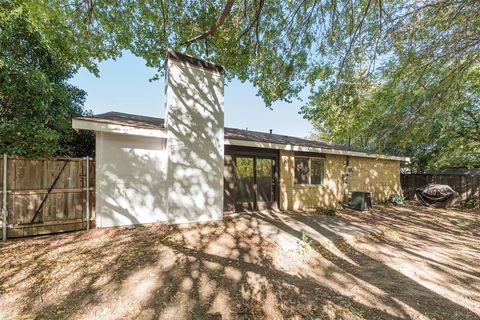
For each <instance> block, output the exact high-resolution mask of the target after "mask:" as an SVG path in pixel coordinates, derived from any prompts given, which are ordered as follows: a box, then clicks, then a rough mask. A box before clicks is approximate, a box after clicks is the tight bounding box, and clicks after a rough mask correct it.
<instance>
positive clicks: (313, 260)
mask: <svg viewBox="0 0 480 320" xmlns="http://www.w3.org/2000/svg"><path fill="white" fill-rule="evenodd" d="M290 217H291V218H292V219H295V220H296V221H297V222H298V223H295V224H292V223H288V224H287V223H284V222H283V220H282V219H280V218H278V217H277V216H276V215H275V214H273V215H272V216H269V217H268V218H266V216H264V215H262V214H252V215H247V216H243V217H232V218H230V219H228V220H226V221H223V222H218V223H208V224H195V225H189V226H166V225H152V226H146V227H137V228H135V229H132V230H130V229H126V228H117V229H100V230H92V231H90V232H74V233H68V234H62V235H56V236H46V237H39V238H31V239H23V240H10V241H8V242H7V243H3V244H0V250H1V251H0V319H133V318H138V319H283V318H288V319H290V318H293V319H404V318H411V319H422V320H427V319H432V320H433V319H480V241H479V240H480V212H478V211H476V212H474V211H470V212H460V211H456V210H448V211H447V210H442V209H425V208H418V207H376V208H375V209H374V210H372V212H370V213H363V212H355V211H350V210H344V211H340V212H337V216H336V217H327V218H328V219H329V220H328V221H330V222H332V221H333V222H334V223H336V224H339V225H355V226H357V227H358V228H364V230H373V229H372V228H374V229H375V230H376V231H375V232H368V235H361V236H355V237H351V238H348V239H347V240H342V239H338V238H335V239H334V238H332V237H326V238H325V239H327V240H326V241H320V240H314V239H317V238H318V239H320V238H319V237H320V236H321V234H322V233H323V234H327V235H328V233H329V232H330V233H331V232H332V231H331V229H329V227H328V226H325V225H324V224H323V222H322V221H324V220H323V219H324V218H325V217H322V216H319V215H318V214H317V215H309V214H303V215H293V214H292V215H290ZM268 225H272V228H270V229H268V228H265V226H268ZM265 230H269V231H268V232H270V233H269V234H268V236H266V233H265ZM314 232H317V233H318V235H315V234H314ZM309 234H311V235H313V236H311V237H310V236H309ZM274 236H277V238H279V237H280V238H281V239H283V238H285V237H286V238H288V237H293V238H295V239H296V246H295V247H291V246H290V247H288V248H287V247H281V246H279V244H278V242H276V241H272V240H271V239H275V238H272V237H274ZM316 236H318V237H317V238H316ZM329 239H330V240H329ZM332 239H333V240H332Z"/></svg>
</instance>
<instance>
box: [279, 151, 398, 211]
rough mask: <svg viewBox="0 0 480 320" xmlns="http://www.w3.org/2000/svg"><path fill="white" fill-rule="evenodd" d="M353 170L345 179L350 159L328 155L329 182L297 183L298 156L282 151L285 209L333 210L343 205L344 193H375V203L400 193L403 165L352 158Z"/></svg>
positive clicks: (282, 192) (281, 203)
mask: <svg viewBox="0 0 480 320" xmlns="http://www.w3.org/2000/svg"><path fill="white" fill-rule="evenodd" d="M349 158H350V160H349V161H350V165H349V167H350V168H351V169H350V170H349V171H350V175H349V176H348V178H344V177H345V175H344V173H345V170H346V167H345V164H346V160H347V157H346V156H341V155H329V154H327V155H325V179H324V183H323V185H321V186H299V185H295V184H294V175H295V173H294V164H295V160H294V159H295V157H294V152H293V151H283V150H282V151H280V201H279V206H280V209H281V210H301V209H309V208H333V207H337V206H338V205H339V203H341V202H343V198H344V194H346V193H348V192H350V191H352V190H354V191H370V192H373V198H374V201H382V200H384V199H387V198H388V196H389V195H390V194H391V193H400V192H401V189H400V162H399V161H395V160H383V159H373V158H362V157H349Z"/></svg>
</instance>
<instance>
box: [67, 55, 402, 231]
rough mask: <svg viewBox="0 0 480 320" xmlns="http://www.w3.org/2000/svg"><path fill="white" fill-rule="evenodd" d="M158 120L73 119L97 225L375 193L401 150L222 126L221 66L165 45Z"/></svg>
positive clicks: (395, 179)
mask: <svg viewBox="0 0 480 320" xmlns="http://www.w3.org/2000/svg"><path fill="white" fill-rule="evenodd" d="M165 68H166V70H165V77H166V80H165V87H166V89H165V93H166V104H165V115H166V117H165V119H160V118H153V117H145V116H138V115H132V114H124V113H118V112H108V113H105V114H100V115H94V116H88V117H80V118H76V119H74V120H73V127H74V128H75V129H79V130H93V131H95V133H96V226H97V227H108V226H118V225H129V224H141V223H153V222H169V223H185V222H198V221H211V220H220V219H222V218H223V213H224V212H225V211H237V210H242V209H251V210H257V209H264V208H276V209H279V210H300V209H307V208H317V207H324V208H331V207H337V206H338V205H339V204H340V203H342V202H343V201H345V197H346V195H347V194H348V193H349V192H350V191H354V190H355V191H370V192H373V198H374V200H376V201H381V200H383V199H386V198H388V196H389V195H390V194H392V193H401V190H400V162H401V161H408V158H404V157H397V156H390V155H378V154H370V153H368V152H366V151H364V150H359V149H355V148H349V147H346V146H342V145H334V144H329V143H326V142H322V141H313V140H307V139H302V138H296V137H290V136H284V135H279V134H273V133H271V132H269V133H265V132H255V131H249V130H241V129H233V128H225V127H224V111H223V89H224V69H223V67H221V66H219V65H216V64H214V63H211V62H206V61H204V60H201V59H197V58H194V57H191V56H187V55H184V54H180V53H177V52H173V51H170V52H169V53H168V54H167V59H166V63H165Z"/></svg>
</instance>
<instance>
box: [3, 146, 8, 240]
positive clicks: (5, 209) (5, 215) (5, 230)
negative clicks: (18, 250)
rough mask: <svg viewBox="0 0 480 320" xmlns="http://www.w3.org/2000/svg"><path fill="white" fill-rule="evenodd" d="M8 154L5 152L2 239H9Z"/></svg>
mask: <svg viewBox="0 0 480 320" xmlns="http://www.w3.org/2000/svg"><path fill="white" fill-rule="evenodd" d="M7 161H8V157H7V154H6V153H4V154H3V193H2V197H3V203H2V240H3V241H6V240H7Z"/></svg>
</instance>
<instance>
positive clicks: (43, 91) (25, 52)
mask: <svg viewBox="0 0 480 320" xmlns="http://www.w3.org/2000/svg"><path fill="white" fill-rule="evenodd" d="M61 49H62V48H58V47H56V46H55V43H52V42H50V41H49V38H48V37H47V36H46V35H45V34H43V33H42V32H41V31H40V30H39V29H38V28H36V27H35V25H34V24H33V23H32V21H31V20H30V18H29V17H28V15H27V14H26V12H25V8H24V7H23V6H22V5H21V4H20V2H16V1H1V2H0V153H8V154H10V155H21V156H26V157H38V156H52V155H72V156H74V155H86V154H91V153H92V150H93V148H92V147H93V137H92V134H91V133H90V134H88V133H81V134H77V133H75V132H74V131H73V130H72V128H71V119H72V117H75V116H80V115H83V114H84V113H85V112H84V110H83V102H84V100H85V95H86V93H85V92H84V91H82V90H80V89H78V88H76V87H74V86H72V85H69V84H68V83H67V80H68V79H69V78H70V77H71V76H72V74H73V71H74V70H73V69H72V67H71V63H70V62H69V61H68V60H64V57H63V56H62V55H60V54H58V52H59V51H60V50H61ZM80 138H81V139H80Z"/></svg>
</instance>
